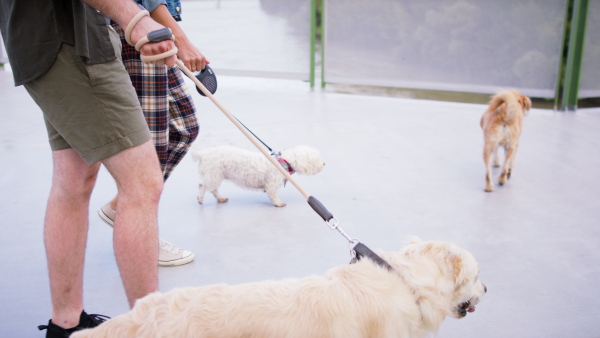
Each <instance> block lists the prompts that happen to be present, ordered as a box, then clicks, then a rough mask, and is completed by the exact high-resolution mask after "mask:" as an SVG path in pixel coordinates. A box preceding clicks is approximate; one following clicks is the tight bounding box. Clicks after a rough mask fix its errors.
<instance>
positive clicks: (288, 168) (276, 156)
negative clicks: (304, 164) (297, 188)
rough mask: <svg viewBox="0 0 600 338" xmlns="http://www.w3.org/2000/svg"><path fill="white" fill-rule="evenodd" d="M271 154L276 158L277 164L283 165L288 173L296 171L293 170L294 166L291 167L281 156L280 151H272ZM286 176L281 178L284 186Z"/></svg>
mask: <svg viewBox="0 0 600 338" xmlns="http://www.w3.org/2000/svg"><path fill="white" fill-rule="evenodd" d="M272 155H273V156H275V158H276V159H277V162H279V164H281V166H282V167H283V169H285V170H286V171H287V172H288V173H289V174H290V175H292V174H293V173H295V172H296V171H295V170H294V168H292V166H291V165H290V164H289V162H288V161H286V160H285V159H284V158H283V157H281V153H280V152H274V153H273V154H272ZM287 181H288V180H287V178H284V179H283V186H284V187H285V184H286V183H287Z"/></svg>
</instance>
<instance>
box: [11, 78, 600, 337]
mask: <svg viewBox="0 0 600 338" xmlns="http://www.w3.org/2000/svg"><path fill="white" fill-rule="evenodd" d="M219 80H220V82H219V90H218V92H217V94H216V97H217V99H218V100H219V101H220V102H221V103H222V104H223V105H224V106H225V107H226V108H227V109H228V110H229V111H230V112H232V113H233V114H234V115H236V116H237V117H238V118H239V119H240V120H241V121H242V122H244V123H245V124H246V125H247V126H248V127H249V128H251V129H252V131H253V132H254V133H256V134H257V135H259V136H260V137H261V138H262V139H263V140H264V141H265V142H266V143H267V144H269V145H270V146H271V147H273V148H275V149H283V148H287V147H292V146H294V145H298V144H307V145H310V146H313V147H316V148H319V149H320V150H321V151H322V153H323V156H324V158H325V161H326V163H327V165H326V166H325V169H324V171H323V172H322V173H321V174H319V175H316V176H296V179H297V181H298V182H299V183H300V185H302V187H303V188H304V189H305V190H307V191H308V192H309V193H310V194H311V195H313V196H315V197H317V198H318V199H319V200H320V201H321V202H322V203H323V204H324V205H325V206H326V207H327V208H328V209H329V210H330V211H331V212H332V213H333V214H334V216H336V217H337V218H338V219H339V220H340V225H341V227H342V228H343V229H344V231H346V232H347V233H348V234H349V235H350V236H352V237H356V238H358V239H359V240H361V241H362V242H363V243H365V244H366V245H367V246H369V247H370V248H372V249H374V250H376V249H383V250H395V249H398V248H400V247H401V246H402V244H403V242H405V241H406V240H407V239H408V238H409V236H411V235H417V236H420V237H421V238H422V239H425V240H444V241H452V242H455V243H457V244H459V245H461V246H463V247H465V248H467V249H468V250H470V251H471V252H472V253H473V254H474V255H475V257H476V258H477V259H478V262H479V265H480V270H481V275H480V277H481V279H482V280H483V282H484V283H485V284H486V285H487V286H488V290H489V291H488V294H487V295H486V296H485V298H484V299H483V301H482V302H481V304H480V306H478V307H477V311H476V312H475V313H472V314H469V315H468V316H467V317H466V318H465V319H461V320H455V319H452V318H448V319H447V320H446V321H445V322H444V324H443V326H442V328H441V331H440V333H439V337H445V338H447V337H600V306H599V305H600V291H598V282H599V280H600V264H599V262H600V259H599V258H600V193H599V191H600V180H599V178H600V177H599V176H600V175H599V174H598V172H599V171H598V170H599V169H598V168H600V156H599V155H600V154H599V149H600V111H598V110H596V111H594V110H580V111H578V112H577V113H569V114H565V113H557V112H553V111H551V110H545V109H539V108H535V107H534V109H533V110H532V111H531V113H530V115H529V116H528V117H526V119H525V127H524V133H523V136H522V142H521V148H520V150H519V153H518V155H517V166H516V170H515V171H514V175H513V178H511V180H510V181H509V182H508V184H507V185H506V186H504V187H497V189H496V191H495V192H493V193H485V192H484V191H483V187H484V166H483V162H482V159H481V152H482V145H483V142H482V133H481V130H480V128H479V119H480V116H481V114H482V112H483V111H484V109H485V106H484V105H482V104H466V103H451V102H439V101H424V100H416V99H401V98H386V97H371V96H361V95H349V94H338V93H331V92H327V91H319V90H316V91H311V90H310V89H309V87H308V85H307V84H305V83H302V82H299V81H282V80H278V81H276V80H261V79H244V78H235V77H224V76H223V77H221V78H220V79H219ZM194 95H195V96H194V98H195V100H196V105H197V107H198V118H199V120H200V123H201V134H200V137H199V139H198V141H197V142H196V146H199V147H211V146H217V145H223V144H231V145H235V146H240V147H244V148H248V149H252V147H253V146H252V145H251V144H250V142H249V141H248V140H247V139H245V138H244V136H243V135H242V134H241V133H240V132H239V131H238V130H237V129H236V128H235V126H234V125H233V124H232V123H231V122H230V121H229V120H227V119H226V118H225V116H224V115H223V114H222V113H221V112H220V111H219V110H218V109H217V108H216V107H215V106H214V105H213V104H212V103H211V102H210V101H209V100H208V99H206V98H203V97H201V96H200V95H198V94H197V93H194ZM0 110H1V112H2V120H3V123H2V124H1V125H0V191H1V194H0V215H1V220H2V221H1V222H2V225H1V226H0V254H1V257H2V259H0V273H2V274H3V276H2V278H0V289H1V290H2V292H1V293H0V321H1V322H0V337H42V336H43V334H44V333H42V332H38V331H37V328H36V326H37V325H38V324H44V323H46V322H47V320H48V318H50V315H51V307H50V295H49V287H48V280H47V270H46V262H45V254H44V248H43V242H42V225H43V217H44V209H45V203H46V199H47V196H48V192H49V188H50V178H51V170H52V166H51V152H50V149H49V146H48V142H47V140H46V131H45V127H44V125H43V122H42V117H41V113H40V111H39V109H38V108H37V106H36V105H35V104H34V103H33V101H32V100H31V98H30V97H29V96H28V95H27V93H26V91H25V89H24V88H22V87H18V88H15V87H13V82H12V74H11V73H10V72H7V71H6V70H0ZM496 174H497V172H496ZM198 182H199V180H198V177H197V173H196V168H195V163H194V162H193V161H192V159H191V157H189V156H188V157H186V158H185V159H184V160H183V162H182V163H181V165H180V166H179V167H178V168H177V169H176V170H175V172H174V173H173V175H172V177H171V178H170V179H169V181H168V182H167V184H166V186H165V192H164V195H163V197H162V200H161V207H160V236H161V238H163V239H166V240H169V241H172V242H174V243H175V244H176V245H178V246H181V247H183V248H186V249H189V250H193V251H194V252H195V253H196V260H195V261H194V262H192V263H190V264H188V265H185V266H181V267H171V268H160V289H161V290H163V291H167V290H170V289H172V288H174V287H183V286H194V285H205V284H212V283H221V282H225V283H243V282H251V281H259V280H265V279H282V278H287V277H302V276H306V275H309V274H322V273H324V272H325V271H327V270H328V269H329V268H331V267H334V266H336V265H340V264H347V263H348V261H349V260H350V256H349V253H348V247H347V241H346V239H344V238H343V237H342V236H341V235H339V234H338V233H337V232H335V231H331V230H330V229H329V228H328V227H327V226H326V224H325V223H324V222H323V221H322V220H321V219H320V218H319V216H317V214H316V213H314V212H313V210H312V209H311V208H310V207H309V206H308V204H307V203H306V202H305V201H304V199H303V197H302V195H301V194H300V193H299V192H298V191H297V190H296V189H295V188H294V187H293V186H292V185H290V184H288V185H287V187H285V188H283V189H281V190H280V197H281V199H282V200H284V201H285V202H286V203H287V206H286V207H284V208H276V207H273V206H272V205H271V204H270V202H269V200H268V198H267V197H266V195H265V194H264V193H262V192H255V191H249V190H243V189H240V188H237V187H236V186H233V185H232V184H225V185H224V186H223V188H222V193H223V195H225V196H227V197H229V202H227V203H225V204H217V203H216V201H215V200H214V198H213V197H212V196H209V195H207V196H206V197H205V204H204V205H199V204H198V203H197V202H196V193H197V184H198ZM115 192H116V188H115V184H114V182H113V180H112V179H111V177H110V176H109V175H108V174H107V172H106V171H105V170H104V169H102V172H101V174H100V176H99V178H98V182H97V185H96V189H95V191H94V193H93V195H92V203H91V207H90V232H89V243H88V249H87V256H86V270H85V307H86V310H87V311H88V312H91V313H101V314H106V315H109V316H115V315H118V314H120V313H123V312H125V311H127V310H128V308H127V302H126V298H125V295H124V292H123V287H122V285H121V280H120V277H119V273H118V270H117V266H116V264H115V259H114V255H113V249H112V243H111V234H112V232H111V229H110V228H109V227H108V226H106V225H105V224H104V223H103V222H102V221H101V220H100V219H99V218H98V217H97V215H96V210H97V208H98V207H100V206H101V205H102V204H104V203H105V202H106V201H108V200H109V199H110V198H111V197H112V196H113V195H114V194H115Z"/></svg>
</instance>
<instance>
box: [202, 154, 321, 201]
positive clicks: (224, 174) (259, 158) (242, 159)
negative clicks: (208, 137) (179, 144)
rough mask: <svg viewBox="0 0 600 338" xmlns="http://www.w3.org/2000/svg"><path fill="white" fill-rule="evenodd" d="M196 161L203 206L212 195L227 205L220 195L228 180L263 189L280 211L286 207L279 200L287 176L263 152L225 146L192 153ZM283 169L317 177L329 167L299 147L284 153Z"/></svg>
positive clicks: (247, 186)
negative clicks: (220, 188)
mask: <svg viewBox="0 0 600 338" xmlns="http://www.w3.org/2000/svg"><path fill="white" fill-rule="evenodd" d="M192 158H193V159H194V160H196V161H197V162H198V172H199V174H200V179H201V180H202V183H201V184H200V191H199V193H198V203H200V204H202V203H203V200H204V194H205V193H206V192H207V191H210V192H211V193H212V194H213V195H214V196H215V198H216V199H217V201H218V202H219V203H225V202H227V200H228V199H227V198H226V197H223V196H221V195H219V191H218V190H217V189H218V188H219V186H220V185H221V182H222V181H223V180H224V179H228V180H231V181H232V182H234V183H236V184H237V185H239V186H241V187H244V188H248V189H260V190H264V191H265V192H266V193H267V196H269V198H270V199H271V202H273V204H274V205H275V206H276V207H284V206H285V203H284V202H283V201H281V200H280V199H279V197H278V196H277V189H279V188H280V187H281V186H283V184H284V183H285V181H286V180H285V176H283V174H282V173H281V172H279V170H278V169H277V168H276V167H275V166H274V165H273V163H271V162H270V161H269V160H267V158H265V156H264V155H263V154H261V153H260V152H252V151H249V150H245V149H240V148H236V147H232V146H221V147H216V148H209V149H203V150H198V149H196V148H195V149H194V150H193V151H192ZM280 158H281V159H283V160H285V162H284V161H281V160H280V163H281V162H283V165H286V166H288V168H287V169H288V172H290V173H294V172H297V173H299V174H304V175H315V174H317V173H319V172H321V170H323V166H324V165H325V163H324V162H323V160H322V159H321V153H320V152H319V151H318V150H316V149H313V148H310V147H308V146H297V147H294V148H291V149H287V150H283V151H282V152H281V156H280Z"/></svg>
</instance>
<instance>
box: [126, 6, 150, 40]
mask: <svg viewBox="0 0 600 338" xmlns="http://www.w3.org/2000/svg"><path fill="white" fill-rule="evenodd" d="M140 8H142V9H143V8H144V7H142V6H140ZM145 16H150V13H149V12H148V11H147V10H145V9H143V10H141V11H139V12H138V13H137V14H136V15H135V16H134V17H133V18H132V19H131V21H129V24H127V28H126V29H125V40H127V43H128V44H130V45H132V46H133V42H132V41H131V32H132V31H133V29H134V28H135V25H137V23H138V22H140V20H142V18H143V17H145Z"/></svg>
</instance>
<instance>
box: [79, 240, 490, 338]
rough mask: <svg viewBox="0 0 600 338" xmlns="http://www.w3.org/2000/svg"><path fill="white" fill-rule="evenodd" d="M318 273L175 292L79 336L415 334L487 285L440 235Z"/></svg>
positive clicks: (461, 307) (458, 312) (361, 337)
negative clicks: (438, 239) (382, 263)
mask: <svg viewBox="0 0 600 338" xmlns="http://www.w3.org/2000/svg"><path fill="white" fill-rule="evenodd" d="M380 256H381V258H383V259H384V260H385V261H386V262H387V263H389V265H390V266H391V267H392V268H393V269H391V270H388V269H386V268H385V267H382V266H380V265H377V264H376V263H374V262H373V261H372V260H370V259H368V258H363V259H361V260H359V261H358V262H357V263H355V264H347V265H343V266H340V267H336V268H333V269H331V270H329V271H328V272H327V273H326V274H325V275H324V276H310V277H305V278H302V279H285V280H282V281H263V282H256V283H248V284H240V285H226V284H216V285H208V286H201V287H188V288H179V289H173V290H171V291H169V292H166V293H160V292H156V293H152V294H150V295H148V296H146V297H144V298H142V299H140V300H138V301H137V302H136V304H135V306H134V308H133V309H132V310H131V311H130V312H128V313H125V314H123V315H120V316H118V317H115V318H113V319H110V320H108V321H107V322H105V323H103V324H101V325H100V326H98V327H96V328H93V329H87V330H83V331H79V332H76V333H75V334H73V335H72V337H73V338H82V337H146V338H148V337H219V338H227V337H248V338H250V337H257V338H258V337H260V338H264V337H277V338H283V337H299V338H300V337H302V338H306V337H311V338H317V337H323V338H332V337H334V338H335V337H339V338H352V337H356V338H365V337H411V338H415V337H423V336H425V335H426V334H429V333H431V332H437V331H438V330H439V328H440V325H441V324H442V321H443V320H444V318H445V317H446V316H451V317H455V318H462V317H464V316H466V315H467V313H469V312H473V311H475V305H476V304H477V303H478V302H479V301H480V299H481V297H482V296H483V294H484V293H485V292H486V291H487V289H486V287H485V285H483V283H482V282H481V281H480V280H479V279H478V274H479V270H478V267H477V263H476V261H475V258H474V257H473V255H471V254H470V253H469V252H468V251H466V250H464V249H462V248H460V247H458V246H456V245H454V244H450V243H446V242H423V241H421V240H420V239H418V238H415V239H413V240H412V241H411V242H410V243H409V244H408V245H407V246H406V247H405V248H403V249H402V250H399V251H395V252H389V253H382V254H380Z"/></svg>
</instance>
